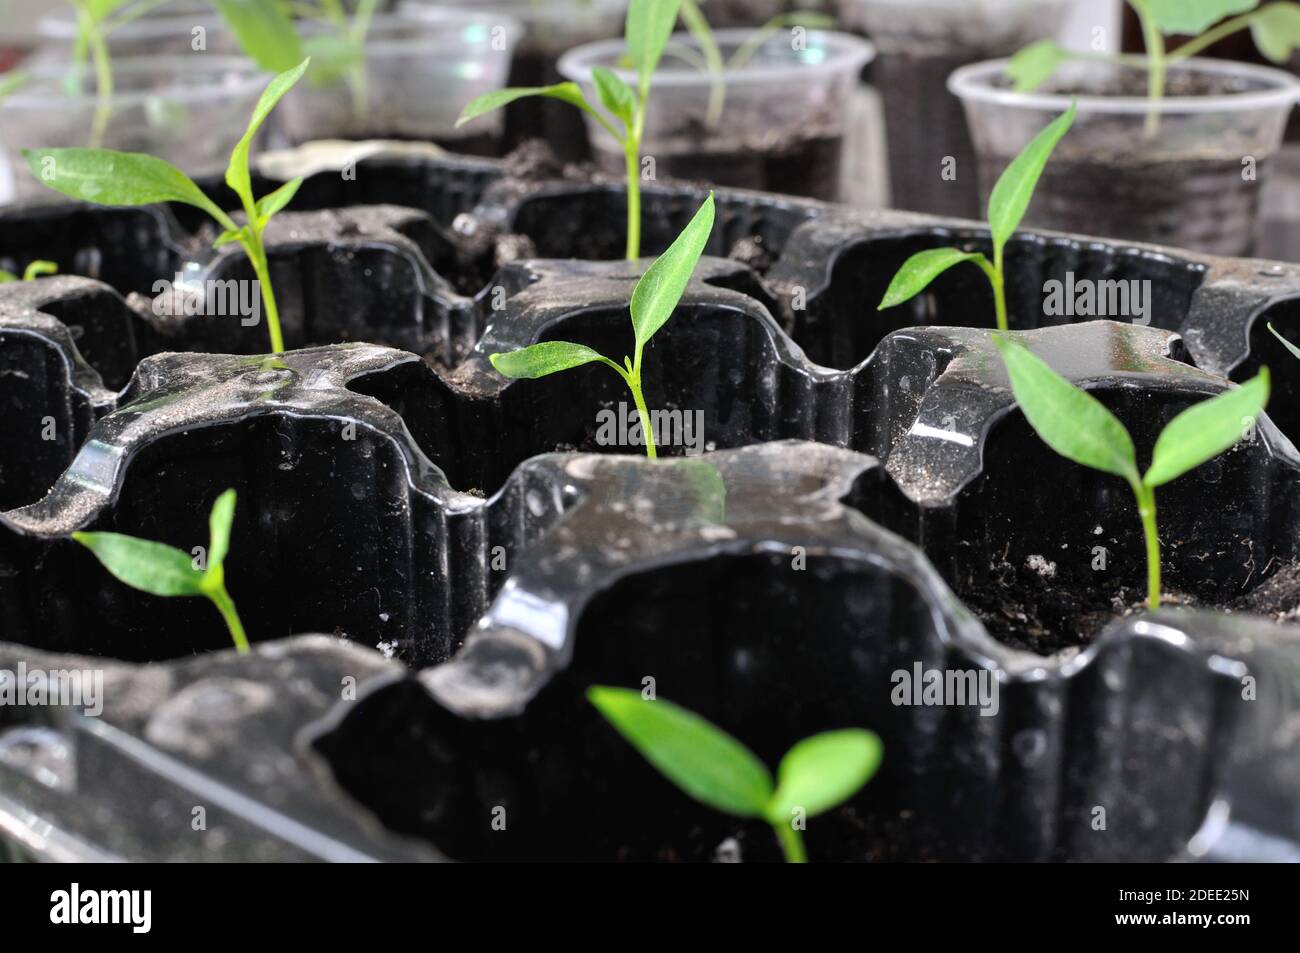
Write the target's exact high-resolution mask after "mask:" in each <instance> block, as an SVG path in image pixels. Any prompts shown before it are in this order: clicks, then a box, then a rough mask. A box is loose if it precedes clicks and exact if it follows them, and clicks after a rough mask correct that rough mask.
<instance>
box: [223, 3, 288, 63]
mask: <svg viewBox="0 0 1300 953" xmlns="http://www.w3.org/2000/svg"><path fill="white" fill-rule="evenodd" d="M214 2H215V3H216V6H217V11H218V12H219V13H220V14H221V16H222V17H223V18H224V19H225V21H226V22H227V23H228V24H230V29H231V32H233V33H234V34H235V39H237V40H238V41H239V45H240V46H241V47H242V48H243V50H244V52H245V53H247V54H248V55H249V56H251V57H252V58H253V59H254V60H256V61H257V65H258V66H260V67H262V69H264V70H267V71H268V72H272V73H280V72H283V71H285V70H289V69H292V68H293V67H294V65H295V64H297V63H301V62H302V61H303V59H304V54H303V49H302V43H301V41H299V39H298V33H297V31H296V30H294V28H293V21H292V20H291V19H290V18H289V15H288V14H287V13H286V12H285V10H284V8H283V7H282V6H281V5H280V4H279V3H272V2H268V0H214Z"/></svg>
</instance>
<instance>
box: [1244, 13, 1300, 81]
mask: <svg viewBox="0 0 1300 953" xmlns="http://www.w3.org/2000/svg"><path fill="white" fill-rule="evenodd" d="M1250 35H1251V36H1252V37H1253V38H1254V40H1255V45H1256V46H1257V47H1259V51H1260V52H1261V53H1263V54H1264V55H1265V56H1267V57H1268V58H1269V59H1270V60H1272V61H1273V62H1274V63H1276V64H1278V65H1279V66H1285V65H1286V64H1287V63H1289V62H1290V61H1291V54H1292V53H1294V52H1295V50H1296V48H1297V47H1300V5H1298V4H1294V3H1270V4H1269V5H1268V6H1266V7H1264V8H1263V9H1262V10H1260V11H1259V13H1258V14H1256V16H1255V18H1254V19H1253V20H1252V21H1251V24H1250Z"/></svg>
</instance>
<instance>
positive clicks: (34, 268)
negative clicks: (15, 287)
mask: <svg viewBox="0 0 1300 953" xmlns="http://www.w3.org/2000/svg"><path fill="white" fill-rule="evenodd" d="M58 273H59V266H58V265H56V264H55V263H54V262H52V261H46V260H45V259H44V258H37V259H36V260H35V261H32V262H28V264H27V267H26V268H24V269H23V276H22V278H21V279H20V278H19V277H18V276H17V275H15V274H14V273H13V272H12V271H5V270H4V269H3V268H0V284H5V283H7V282H10V281H19V280H21V281H35V280H36V279H37V278H39V277H40V276H41V275H56V274H58Z"/></svg>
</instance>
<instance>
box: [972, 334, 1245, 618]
mask: <svg viewBox="0 0 1300 953" xmlns="http://www.w3.org/2000/svg"><path fill="white" fill-rule="evenodd" d="M994 343H995V344H996V345H997V347H998V350H999V351H1000V352H1001V354H1002V360H1003V362H1004V364H1005V365H1006V369H1007V376H1008V377H1009V378H1010V379H1011V389H1012V391H1013V392H1014V394H1015V396H1016V402H1017V403H1018V404H1019V405H1020V409H1021V411H1023V412H1024V415H1025V419H1026V420H1028V421H1029V425H1030V426H1031V427H1033V428H1034V431H1035V432H1036V433H1037V434H1038V436H1039V437H1040V438H1042V440H1043V442H1044V443H1046V444H1047V445H1048V446H1049V447H1051V448H1052V449H1053V450H1055V451H1056V452H1057V453H1059V454H1060V455H1061V456H1063V457H1065V458H1066V459H1068V460H1073V461H1074V462H1075V463H1078V464H1082V465H1083V466H1085V467H1091V468H1093V469H1094V470H1100V471H1102V472H1103V473H1111V474H1114V475H1115V476H1117V477H1120V478H1122V479H1123V480H1124V481H1125V482H1126V483H1128V485H1129V487H1130V488H1131V489H1132V490H1133V496H1134V498H1135V499H1136V500H1137V508H1138V517H1139V519H1140V520H1141V521H1142V534H1143V538H1144V539H1145V541H1146V557H1147V605H1148V607H1150V608H1151V609H1156V608H1159V606H1160V534H1159V530H1158V526H1157V522H1156V488H1157V487H1160V486H1163V485H1164V484H1166V483H1168V482H1170V481H1171V480H1175V479H1177V478H1178V477H1180V476H1182V475H1183V474H1185V473H1187V472H1188V471H1189V470H1193V469H1195V468H1196V467H1199V466H1200V465H1201V464H1203V463H1205V462H1206V461H1208V460H1212V459H1214V458H1215V457H1217V456H1218V455H1219V454H1221V453H1223V452H1224V451H1226V450H1228V449H1229V448H1231V447H1232V446H1233V445H1235V444H1236V443H1237V441H1238V440H1241V439H1242V437H1243V436H1245V434H1246V433H1248V432H1250V431H1251V430H1252V429H1253V427H1254V424H1255V421H1256V419H1257V418H1258V416H1259V414H1260V412H1261V411H1263V409H1264V405H1265V404H1266V403H1267V402H1268V392H1269V376H1268V368H1261V369H1260V372H1259V374H1258V376H1256V377H1254V378H1252V379H1251V380H1249V381H1247V382H1246V383H1244V384H1243V385H1241V386H1240V387H1234V388H1233V389H1231V390H1229V391H1226V392H1224V393H1222V394H1219V395H1218V396H1217V397H1211V398H1210V399H1209V400H1205V401H1202V402H1200V403H1198V404H1195V405H1194V406H1192V407H1189V408H1188V409H1187V410H1184V411H1183V412H1182V413H1180V414H1178V416H1176V417H1174V419H1173V420H1171V421H1170V422H1169V424H1168V425H1167V426H1166V427H1165V428H1164V429H1163V430H1162V431H1161V432H1160V435H1159V437H1158V438H1157V439H1156V443H1155V448H1154V449H1153V451H1152V455H1151V465H1150V466H1149V467H1148V468H1147V470H1146V472H1145V473H1142V472H1140V471H1139V469H1138V464H1137V454H1136V451H1135V450H1134V447H1133V439H1132V437H1130V436H1129V433H1128V431H1127V430H1126V429H1125V428H1124V425H1123V424H1122V423H1120V421H1119V419H1118V418H1117V417H1115V415H1114V414H1112V413H1111V412H1110V411H1109V410H1107V409H1106V407H1105V406H1104V405H1103V404H1102V403H1101V401H1099V400H1097V398H1095V397H1093V396H1092V395H1091V394H1089V393H1087V392H1086V391H1084V390H1081V389H1080V388H1077V387H1075V386H1074V385H1073V384H1071V383H1070V382H1069V381H1067V380H1066V379H1065V378H1063V377H1061V376H1060V375H1059V374H1057V373H1056V372H1055V371H1054V370H1052V369H1051V368H1050V367H1048V365H1047V364H1046V363H1045V362H1044V361H1043V360H1042V359H1041V358H1039V357H1037V356H1035V355H1034V354H1032V353H1031V352H1030V351H1029V350H1028V349H1027V348H1026V347H1025V346H1024V345H1022V344H1020V343H1019V342H1017V341H1016V340H1015V339H1014V338H1012V337H1010V336H1005V335H1001V334H999V335H997V336H996V337H995V338H994Z"/></svg>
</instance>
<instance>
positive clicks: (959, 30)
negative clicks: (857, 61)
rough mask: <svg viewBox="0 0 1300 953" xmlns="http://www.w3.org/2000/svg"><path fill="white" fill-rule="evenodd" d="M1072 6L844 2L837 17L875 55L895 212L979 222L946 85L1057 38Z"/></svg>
mask: <svg viewBox="0 0 1300 953" xmlns="http://www.w3.org/2000/svg"><path fill="white" fill-rule="evenodd" d="M1071 2H1072V0H842V2H841V10H842V14H843V16H844V17H845V19H846V20H847V21H849V22H851V23H852V24H853V25H854V26H855V27H857V28H860V29H862V30H864V31H865V32H866V34H867V35H868V36H870V37H871V42H872V43H874V44H875V45H876V47H877V49H878V50H879V51H880V55H879V57H878V59H877V60H876V62H875V63H873V64H872V68H871V69H872V73H871V75H872V83H873V85H874V86H875V88H876V89H878V90H879V91H880V96H881V100H882V103H883V106H884V110H885V136H886V148H887V149H888V153H889V173H890V190H891V193H892V198H891V202H890V204H891V205H892V206H893V207H895V208H901V209H908V210H910V211H914V212H928V213H930V214H932V215H951V216H956V217H959V218H977V217H979V215H980V214H981V213H980V208H979V193H978V189H977V187H976V182H975V176H974V175H973V174H972V172H973V170H974V165H975V163H974V159H975V150H974V147H973V146H972V145H971V141H970V136H969V135H968V134H967V132H966V123H965V116H964V115H963V114H962V108H961V103H960V102H959V101H958V100H957V99H956V98H954V97H953V96H952V95H951V94H949V92H948V90H947V88H946V86H945V85H944V84H945V83H946V82H947V80H948V76H949V75H950V74H951V73H952V71H953V70H955V69H957V68H958V67H959V66H965V65H966V64H968V63H977V62H980V61H981V60H987V59H992V58H994V57H999V56H1008V55H1010V54H1011V53H1014V52H1015V51H1016V50H1018V49H1020V48H1021V47H1022V46H1026V45H1027V44H1029V43H1032V42H1034V41H1036V40H1042V39H1049V38H1052V37H1055V36H1057V35H1058V34H1059V32H1060V30H1061V27H1062V24H1063V22H1064V20H1065V15H1066V13H1067V11H1068V9H1069V6H1070V4H1071ZM948 159H951V160H952V162H948V161H947V160H948ZM954 171H955V173H956V176H955V178H954V177H953V174H952V173H953V172H954Z"/></svg>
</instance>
